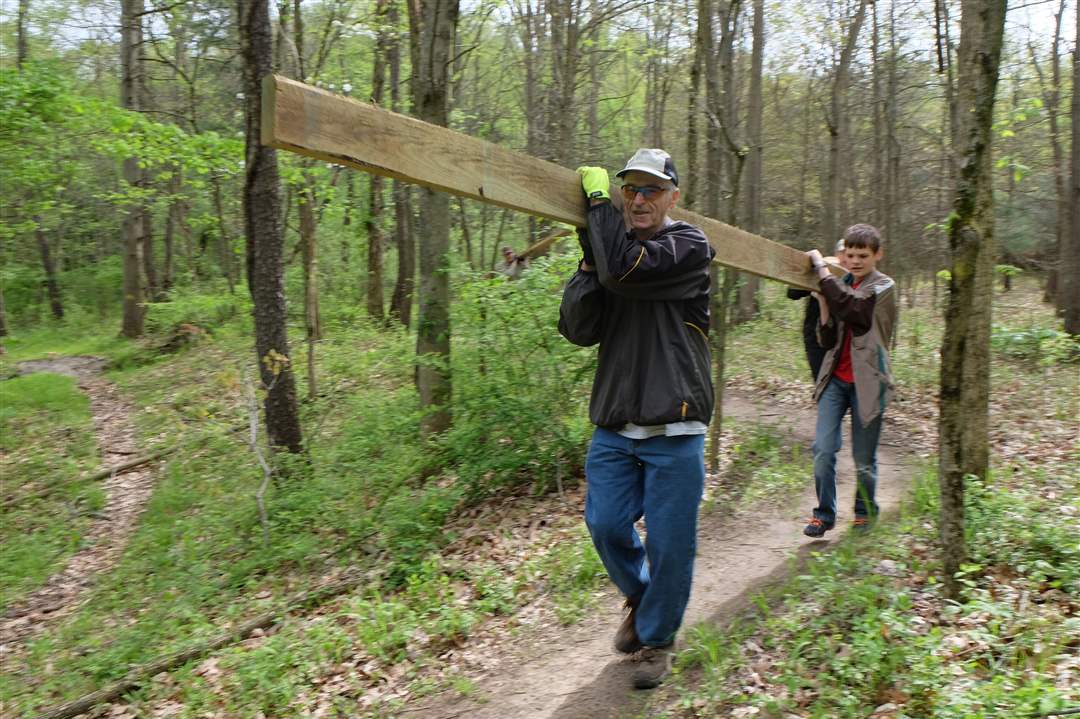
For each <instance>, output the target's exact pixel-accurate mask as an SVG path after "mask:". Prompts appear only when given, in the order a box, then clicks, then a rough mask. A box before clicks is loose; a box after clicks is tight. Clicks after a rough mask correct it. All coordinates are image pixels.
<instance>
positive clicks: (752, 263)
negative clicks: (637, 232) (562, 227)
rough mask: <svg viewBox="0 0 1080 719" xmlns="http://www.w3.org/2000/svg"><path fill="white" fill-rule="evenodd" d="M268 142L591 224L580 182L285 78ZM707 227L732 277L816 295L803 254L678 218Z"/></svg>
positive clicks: (270, 81)
mask: <svg viewBox="0 0 1080 719" xmlns="http://www.w3.org/2000/svg"><path fill="white" fill-rule="evenodd" d="M262 102H263V107H262V142H263V144H265V145H269V146H271V147H276V148H278V149H281V150H289V151H290V152H296V153H299V154H301V155H307V156H308V157H314V158H317V159H320V160H325V161H326V162H333V163H337V164H340V165H346V166H348V167H353V168H356V169H359V170H363V171H365V172H370V173H373V174H376V175H382V176H384V177H392V178H394V179H398V180H404V181H406V182H410V183H413V184H417V185H422V186H424V187H429V188H432V189H434V190H439V191H442V192H447V193H450V194H452V195H458V196H460V197H468V198H470V199H473V200H480V201H481V202H487V203H490V204H493V205H497V206H499V207H507V208H510V209H512V210H517V211H520V212H525V213H528V214H531V215H538V216H540V217H546V218H548V219H552V220H556V221H558V222H565V223H568V224H572V225H575V226H578V227H580V226H582V225H584V224H585V202H584V199H583V198H582V194H581V185H580V183H579V180H578V176H577V173H575V172H574V171H573V170H570V169H567V168H565V167H562V166H560V165H556V164H553V163H551V162H546V161H544V160H538V159H536V158H533V157H529V156H528V155H524V154H522V153H519V152H514V151H512V150H508V149H506V148H503V147H500V146H498V145H495V144H493V143H490V142H487V141H485V140H479V139H476V138H474V137H469V136H468V135H463V134H461V133H460V132H455V131H453V130H450V129H448V128H445V127H438V126H436V125H430V124H428V123H426V122H422V121H420V120H417V119H415V118H412V117H408V116H406V115H399V114H397V113H393V112H390V111H388V110H383V109H381V108H378V107H374V106H372V105H368V104H365V103H362V102H358V101H356V100H353V99H351V98H348V97H342V96H340V95H334V94H333V93H330V92H327V91H325V90H322V89H319V88H317V87H312V86H310V85H305V84H303V83H300V82H297V81H295V80H290V79H288V78H285V77H281V76H279V75H268V76H267V77H265V78H264V79H263V89H262ZM671 216H672V217H673V218H675V219H680V220H684V221H686V222H690V223H692V224H695V225H697V226H698V227H700V228H701V229H702V230H703V231H704V232H705V234H706V235H707V236H708V238H709V242H710V243H711V244H712V246H713V247H714V248H715V249H716V261H717V262H719V263H720V264H722V265H725V266H727V267H732V268H735V269H737V270H742V271H744V272H750V273H752V274H755V275H760V276H762V277H765V278H768V279H772V280H777V281H779V282H783V283H785V284H788V285H793V286H796V287H802V288H806V289H812V288H816V287H817V282H816V280H815V278H814V276H813V274H812V273H811V271H810V265H809V262H808V261H807V259H806V255H804V254H803V253H802V252H800V251H798V250H796V249H794V248H791V247H787V246H786V245H781V244H779V243H777V242H773V241H772V240H768V239H766V238H764V237H760V236H758V235H754V234H751V233H749V232H745V231H743V230H740V229H738V228H737V227H732V226H731V225H727V224H724V223H723V222H720V221H718V220H713V219H710V218H707V217H702V216H701V215H697V214H695V213H693V212H689V211H685V210H679V209H676V210H674V211H673V212H672V213H671Z"/></svg>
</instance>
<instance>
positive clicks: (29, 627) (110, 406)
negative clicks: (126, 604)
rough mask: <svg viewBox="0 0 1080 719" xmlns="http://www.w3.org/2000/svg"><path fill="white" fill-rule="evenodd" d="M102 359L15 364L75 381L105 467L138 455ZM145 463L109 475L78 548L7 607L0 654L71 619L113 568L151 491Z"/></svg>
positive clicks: (128, 409) (127, 413) (125, 408)
mask: <svg viewBox="0 0 1080 719" xmlns="http://www.w3.org/2000/svg"><path fill="white" fill-rule="evenodd" d="M104 366H105V361H104V360H102V359H100V358H98V357H84V356H76V357H52V358H48V359H40V360H28V361H25V362H20V363H19V365H18V369H19V374H20V375H27V374H32V373H35V372H52V373H56V374H61V375H67V376H70V377H74V378H75V379H76V380H77V382H78V386H79V389H80V390H81V391H82V392H83V393H85V394H86V395H87V397H89V399H90V414H91V416H92V418H93V422H94V428H95V432H96V435H97V444H98V447H99V452H100V456H101V459H102V460H103V462H104V463H105V466H106V467H108V466H111V465H116V464H119V463H121V462H123V461H124V460H127V459H131V458H132V456H133V455H134V454H136V452H137V449H138V447H137V442H136V432H135V427H134V425H133V424H132V422H131V417H132V415H133V414H134V410H133V408H132V406H131V404H130V402H129V401H128V400H127V399H126V398H125V397H124V396H123V395H122V394H121V393H120V392H119V391H118V390H117V388H116V386H115V385H113V384H112V383H111V382H109V381H108V380H106V379H104V378H103V377H102V376H101V371H102V369H103V367H104ZM153 477H154V472H153V468H152V467H151V466H149V465H144V466H142V467H136V468H133V469H131V470H129V471H127V472H123V473H120V474H113V475H110V476H109V477H108V478H107V479H105V481H104V482H103V483H102V484H103V489H104V491H105V506H104V507H103V508H102V509H101V510H100V511H99V512H97V513H96V517H95V521H94V522H93V523H92V524H91V525H90V527H89V528H88V529H87V531H86V532H85V534H84V535H83V539H82V548H81V549H80V550H79V551H78V552H76V553H75V554H74V555H73V556H72V557H70V558H69V559H68V560H67V563H66V565H65V566H64V567H63V569H61V570H60V571H58V572H55V573H54V574H52V575H51V576H50V577H49V578H48V579H47V580H46V581H45V583H44V584H43V585H42V586H41V587H40V588H39V589H37V590H35V591H33V592H31V593H30V594H29V595H27V596H26V597H23V598H22V599H21V600H20V601H19V602H17V603H15V604H14V605H12V606H10V607H8V608H7V610H6V611H5V612H4V614H3V617H2V618H0V656H2V655H3V654H4V653H6V652H7V651H9V650H10V648H11V645H12V644H14V643H15V642H19V641H23V640H25V639H26V638H27V637H29V636H32V635H33V634H34V633H36V632H38V631H40V630H41V629H43V628H44V627H45V625H47V624H49V623H51V622H55V621H57V620H59V619H61V618H62V617H65V616H68V615H70V614H71V613H72V612H73V611H74V610H75V608H76V607H78V605H79V602H80V599H81V598H82V597H83V596H84V595H85V593H86V590H87V589H88V588H89V586H90V585H91V583H92V582H93V581H94V578H95V577H96V576H98V575H99V574H101V573H102V572H106V571H108V570H109V569H111V568H112V566H113V565H114V564H115V563H116V560H117V559H118V558H119V557H120V555H121V554H122V553H123V551H124V548H125V547H126V546H127V540H128V538H129V537H130V536H131V534H132V532H134V531H135V528H136V526H137V524H138V520H139V515H140V514H141V513H142V510H143V508H144V507H145V506H146V502H147V501H148V500H149V499H150V496H151V495H152V494H153V491H154V482H153Z"/></svg>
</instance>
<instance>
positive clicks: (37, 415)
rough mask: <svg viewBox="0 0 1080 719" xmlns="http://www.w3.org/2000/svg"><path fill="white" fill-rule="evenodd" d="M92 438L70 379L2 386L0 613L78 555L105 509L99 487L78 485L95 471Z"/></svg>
mask: <svg viewBox="0 0 1080 719" xmlns="http://www.w3.org/2000/svg"><path fill="white" fill-rule="evenodd" d="M93 431H94V428H93V424H92V423H91V421H90V403H89V401H88V400H87V398H86V396H85V395H83V394H82V393H81V392H79V389H78V387H76V386H75V380H74V379H73V378H71V377H65V376H62V375H55V374H34V375H27V376H25V377H16V378H13V379H9V380H6V381H4V382H0V478H3V481H2V482H0V486H2V488H3V491H2V492H0V501H3V502H4V509H3V521H0V545H2V546H3V551H0V613H2V612H3V611H4V609H6V608H7V607H8V605H9V604H10V603H11V602H12V600H13V599H15V598H17V597H19V596H21V595H23V594H24V593H25V592H27V591H29V590H32V589H34V588H36V587H37V586H39V585H40V584H41V583H42V582H43V581H44V580H45V578H46V577H48V576H49V574H51V573H52V572H54V571H56V570H57V569H58V568H59V567H60V566H61V562H62V561H63V560H64V559H65V558H66V557H67V556H69V555H70V554H71V553H73V552H74V551H76V550H77V549H78V548H79V546H80V543H81V541H82V537H83V534H84V532H85V531H86V527H87V526H88V525H89V524H90V522H91V521H92V517H91V515H93V514H94V513H95V512H97V511H98V510H100V509H101V506H102V504H103V503H104V494H103V493H102V491H101V486H100V484H99V483H97V482H86V481H78V478H79V476H80V475H81V474H83V473H85V472H87V471H88V470H90V469H93V468H94V467H96V466H97V463H98V451H97V449H98V448H97V443H96V442H95V441H94V434H93ZM9 503H10V504H9Z"/></svg>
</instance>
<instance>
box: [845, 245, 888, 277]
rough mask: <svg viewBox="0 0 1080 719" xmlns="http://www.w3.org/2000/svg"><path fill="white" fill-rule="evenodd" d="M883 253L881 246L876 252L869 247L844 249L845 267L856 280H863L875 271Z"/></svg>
mask: <svg viewBox="0 0 1080 719" xmlns="http://www.w3.org/2000/svg"><path fill="white" fill-rule="evenodd" d="M881 254H882V252H881V248H878V251H877V252H874V251H873V250H871V249H870V248H869V247H848V248H846V249H845V250H844V267H845V268H847V271H848V272H850V273H851V274H852V275H853V276H854V277H855V279H856V280H861V279H862V278H864V277H866V276H867V275H868V274H870V273H871V272H873V271H874V269H875V268H876V267H877V263H878V262H879V261H880V260H881Z"/></svg>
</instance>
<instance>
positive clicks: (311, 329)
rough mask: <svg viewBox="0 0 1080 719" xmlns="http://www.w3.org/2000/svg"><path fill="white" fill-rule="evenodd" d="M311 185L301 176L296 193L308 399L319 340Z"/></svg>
mask: <svg viewBox="0 0 1080 719" xmlns="http://www.w3.org/2000/svg"><path fill="white" fill-rule="evenodd" d="M314 184H315V182H314V181H313V180H311V179H310V178H307V177H305V178H304V183H303V186H302V187H301V189H300V191H299V192H297V193H296V214H297V216H298V217H299V218H300V247H301V248H302V252H303V263H304V343H305V347H306V348H307V383H308V397H316V396H317V395H318V394H319V386H318V382H317V378H316V375H315V344H316V343H317V342H318V341H319V340H321V339H322V320H321V318H320V316H319V254H318V252H319V245H318V241H317V238H316V221H315V193H314V191H313V190H312V188H313V186H314Z"/></svg>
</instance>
